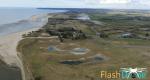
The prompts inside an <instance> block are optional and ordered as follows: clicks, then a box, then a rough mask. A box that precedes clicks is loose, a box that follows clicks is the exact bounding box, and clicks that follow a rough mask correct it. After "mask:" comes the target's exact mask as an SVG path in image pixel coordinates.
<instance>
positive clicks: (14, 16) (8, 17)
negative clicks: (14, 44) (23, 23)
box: [0, 8, 64, 25]
mask: <svg viewBox="0 0 150 80" xmlns="http://www.w3.org/2000/svg"><path fill="white" fill-rule="evenodd" d="M63 11H64V10H48V9H36V8H0V25H2V24H8V23H13V22H16V21H20V20H23V19H28V18H30V17H31V16H33V15H38V14H46V13H55V12H63Z"/></svg>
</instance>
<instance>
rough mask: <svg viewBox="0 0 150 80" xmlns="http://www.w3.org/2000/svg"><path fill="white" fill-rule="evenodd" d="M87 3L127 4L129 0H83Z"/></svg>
mask: <svg viewBox="0 0 150 80" xmlns="http://www.w3.org/2000/svg"><path fill="white" fill-rule="evenodd" d="M85 1H86V3H89V4H127V3H130V2H131V0H85Z"/></svg>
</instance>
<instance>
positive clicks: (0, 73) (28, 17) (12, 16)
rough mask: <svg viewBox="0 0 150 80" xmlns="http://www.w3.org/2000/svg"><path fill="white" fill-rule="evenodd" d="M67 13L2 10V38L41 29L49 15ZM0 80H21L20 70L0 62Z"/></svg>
mask: <svg viewBox="0 0 150 80" xmlns="http://www.w3.org/2000/svg"><path fill="white" fill-rule="evenodd" d="M59 12H65V11H64V10H48V9H33V8H0V36H5V35H8V34H11V33H15V32H19V31H24V30H27V29H31V28H35V27H40V26H42V25H44V24H46V21H47V17H46V15H47V14H48V13H59ZM0 80H21V72H20V69H19V68H14V67H10V66H8V65H6V64H4V63H1V61H0Z"/></svg>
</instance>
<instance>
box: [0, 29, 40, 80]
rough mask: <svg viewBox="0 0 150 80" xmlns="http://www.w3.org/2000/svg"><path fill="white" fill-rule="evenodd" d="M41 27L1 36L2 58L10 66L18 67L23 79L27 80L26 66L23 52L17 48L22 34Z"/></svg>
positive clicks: (0, 52) (0, 50)
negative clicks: (24, 65)
mask: <svg viewBox="0 0 150 80" xmlns="http://www.w3.org/2000/svg"><path fill="white" fill-rule="evenodd" d="M38 29H39V28H32V29H30V30H26V31H22V32H17V33H13V34H9V35H7V36H1V37H0V56H1V60H2V61H4V62H5V63H6V64H7V65H9V66H12V67H13V66H14V67H18V68H20V70H21V75H22V80H25V73H24V67H23V63H22V59H21V54H20V53H19V52H17V50H16V48H17V45H18V43H19V41H20V40H22V39H23V38H22V34H26V33H28V32H31V31H36V30H38Z"/></svg>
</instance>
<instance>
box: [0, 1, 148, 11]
mask: <svg viewBox="0 0 150 80" xmlns="http://www.w3.org/2000/svg"><path fill="white" fill-rule="evenodd" d="M0 7H46V8H115V9H150V0H0Z"/></svg>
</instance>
